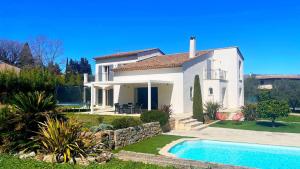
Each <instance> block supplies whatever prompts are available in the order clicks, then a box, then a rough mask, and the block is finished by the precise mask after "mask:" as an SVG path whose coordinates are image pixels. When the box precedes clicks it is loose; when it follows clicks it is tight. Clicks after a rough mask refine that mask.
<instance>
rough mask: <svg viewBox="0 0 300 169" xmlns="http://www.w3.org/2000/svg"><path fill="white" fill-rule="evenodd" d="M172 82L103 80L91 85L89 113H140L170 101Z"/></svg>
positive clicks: (89, 85) (89, 84)
mask: <svg viewBox="0 0 300 169" xmlns="http://www.w3.org/2000/svg"><path fill="white" fill-rule="evenodd" d="M172 84H173V83H172V82H170V81H162V80H134V81H117V80H114V81H105V82H92V83H88V84H86V86H88V87H91V101H90V103H91V113H99V112H101V111H104V112H103V113H108V112H107V111H106V110H107V109H110V110H111V108H113V111H114V113H115V114H140V113H142V112H143V111H146V110H148V111H149V110H152V109H158V108H159V107H160V106H161V105H164V104H166V105H169V104H170V103H171V95H172V90H173V85H172ZM97 109H98V110H97ZM110 114H111V113H110Z"/></svg>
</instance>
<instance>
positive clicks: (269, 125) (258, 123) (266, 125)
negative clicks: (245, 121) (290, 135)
mask: <svg viewBox="0 0 300 169" xmlns="http://www.w3.org/2000/svg"><path fill="white" fill-rule="evenodd" d="M256 124H257V125H260V126H263V127H272V122H269V121H258V122H256ZM282 126H287V125H286V124H283V123H275V127H282Z"/></svg>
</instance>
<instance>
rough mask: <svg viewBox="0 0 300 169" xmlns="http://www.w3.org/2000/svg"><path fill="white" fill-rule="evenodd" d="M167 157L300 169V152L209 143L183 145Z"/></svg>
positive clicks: (254, 145)
mask: <svg viewBox="0 0 300 169" xmlns="http://www.w3.org/2000/svg"><path fill="white" fill-rule="evenodd" d="M169 153H171V154H174V155H175V156H176V157H179V158H184V159H190V160H199V161H204V162H212V163H220V164H228V165H235V166H244V167H251V168H261V169H300V148H295V147H284V146H269V145H259V144H247V143H234V142H221V141H210V140H193V141H184V142H181V143H179V144H176V145H175V146H173V147H172V148H171V149H170V150H169Z"/></svg>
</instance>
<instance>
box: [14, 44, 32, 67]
mask: <svg viewBox="0 0 300 169" xmlns="http://www.w3.org/2000/svg"><path fill="white" fill-rule="evenodd" d="M18 65H19V66H20V67H21V68H24V67H33V66H34V59H33V57H32V54H31V50H30V47H29V45H28V43H25V44H24V46H23V48H22V50H21V53H20V58H19V61H18Z"/></svg>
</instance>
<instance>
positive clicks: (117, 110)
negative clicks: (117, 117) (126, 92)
mask: <svg viewBox="0 0 300 169" xmlns="http://www.w3.org/2000/svg"><path fill="white" fill-rule="evenodd" d="M116 113H118V114H120V113H121V108H120V104H119V103H115V114H116Z"/></svg>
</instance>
